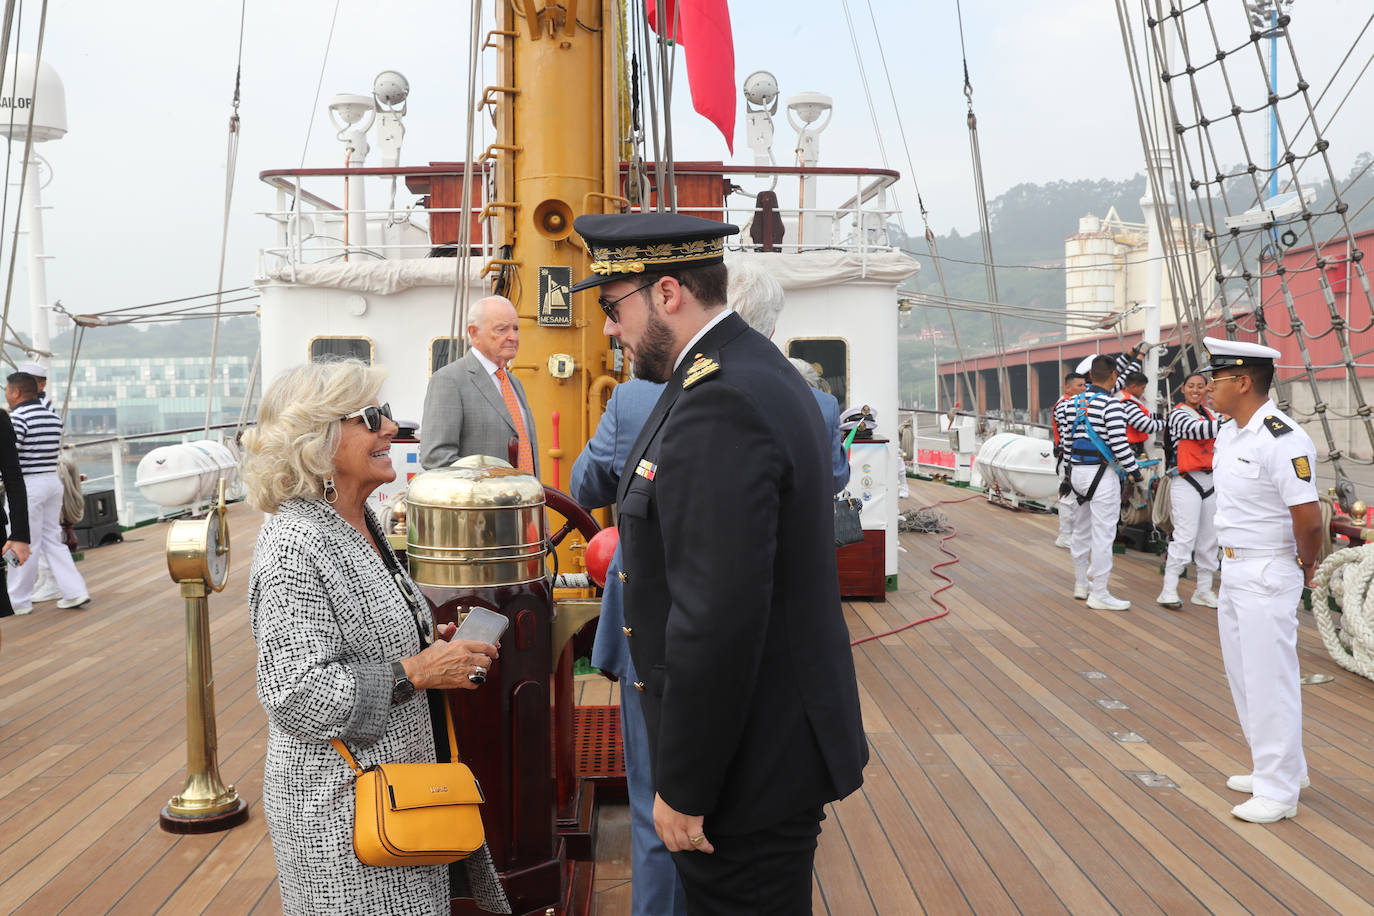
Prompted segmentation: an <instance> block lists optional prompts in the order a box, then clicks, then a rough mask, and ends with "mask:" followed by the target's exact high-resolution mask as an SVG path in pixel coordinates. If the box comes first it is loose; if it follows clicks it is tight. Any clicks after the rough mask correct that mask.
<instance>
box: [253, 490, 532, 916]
mask: <svg viewBox="0 0 1374 916" xmlns="http://www.w3.org/2000/svg"><path fill="white" fill-rule="evenodd" d="M368 524H369V526H370V527H371V528H372V530H373V533H374V534H373V536H374V539H375V540H376V541H377V542H378V543H380V544H385V543H386V541H385V539H384V538H383V537H382V536H381V534H380V530H381V529H380V528H379V527H378V525H377V522H376V519H375V518H373V516H372V514H371V512H370V511H369V512H368ZM412 587H414V586H413V585H412ZM417 594H418V592H417ZM248 601H249V610H250V613H251V615H252V625H253V636H254V638H255V639H256V640H257V645H258V661H257V689H258V699H259V700H260V701H261V702H262V705H263V708H264V709H265V710H266V711H267V718H268V725H269V727H268V738H267V764H266V767H265V771H264V773H263V799H262V807H263V813H264V814H265V815H266V818H267V826H268V829H269V831H270V833H271V836H272V847H273V850H274V851H275V853H276V858H277V876H278V879H279V883H280V885H281V897H282V910H283V912H285V913H286V914H288V916H291V914H309V913H320V914H324V913H330V914H337V913H351V914H374V913H375V914H378V916H383V914H395V913H406V914H435V916H447V914H448V912H449V876H448V868H447V866H443V865H434V866H425V865H416V866H401V867H386V868H377V867H372V866H367V865H363V864H362V863H361V862H359V861H358V857H357V856H356V855H355V854H354V852H353V774H352V771H351V770H349V768H348V766H347V764H345V763H344V761H343V758H342V757H340V756H339V754H338V753H337V752H336V751H335V750H334V748H333V747H332V746H331V745H330V744H329V743H328V742H329V740H330V739H331V738H340V739H342V740H343V741H344V743H345V744H347V745H348V747H349V749H350V750H351V751H352V752H353V755H354V757H355V758H357V761H358V763H359V765H361V766H363V767H367V766H371V765H373V764H377V763H422V762H432V761H433V760H434V759H435V757H434V737H433V733H432V731H431V726H430V713H429V705H428V703H427V702H426V699H425V695H424V692H423V691H420V692H418V693H417V694H416V695H415V697H414V698H412V699H411V700H410V701H409V702H407V703H405V704H402V705H400V706H394V707H393V706H392V705H391V687H392V674H391V662H392V661H394V660H397V659H401V658H405V657H408V656H411V655H415V654H416V653H418V652H419V651H420V649H421V645H420V634H419V630H418V628H417V626H416V618H415V616H414V612H413V611H412V610H411V607H410V605H409V604H408V603H407V602H406V600H405V598H404V597H403V596H402V595H401V592H400V589H399V588H398V587H397V584H396V582H395V580H394V579H393V578H392V575H391V573H390V571H389V570H388V569H387V566H386V564H385V563H384V562H383V560H382V558H381V557H380V556H378V555H377V552H376V551H375V550H373V549H372V546H371V545H370V544H368V543H367V539H366V538H364V537H363V535H362V534H361V533H360V532H359V531H358V530H357V529H355V528H354V527H353V526H352V525H350V524H348V522H346V521H344V519H343V518H341V517H340V516H339V514H338V513H336V512H335V511H334V509H333V508H332V507H331V506H330V505H329V504H328V503H326V502H324V501H323V500H303V499H293V500H287V501H286V502H284V503H282V505H281V506H280V507H279V508H278V510H277V513H276V514H275V515H274V516H273V517H272V518H271V519H269V520H268V521H267V523H266V524H265V525H263V527H262V531H261V532H260V533H259V535H258V543H257V548H256V550H255V551H254V553H253V571H252V574H251V577H250V581H249V592H248ZM423 612H424V613H426V614H427V613H429V609H428V607H425V608H424V609H423ZM464 863H465V864H466V866H467V870H468V877H469V884H470V885H471V887H472V889H473V893H474V896H475V897H476V898H477V899H478V902H479V903H481V904H482V905H483V906H484V907H486V908H487V909H488V910H491V911H493V912H506V913H508V912H510V909H509V906H508V904H506V901H505V897H504V894H503V893H502V892H501V889H500V885H499V883H498V882H497V878H496V873H495V871H494V869H493V868H492V864H491V857H490V855H489V854H488V853H487V850H486V849H485V847H484V848H483V849H482V850H480V851H479V853H478V854H476V855H474V856H471V857H469V858H468V859H466V860H464Z"/></svg>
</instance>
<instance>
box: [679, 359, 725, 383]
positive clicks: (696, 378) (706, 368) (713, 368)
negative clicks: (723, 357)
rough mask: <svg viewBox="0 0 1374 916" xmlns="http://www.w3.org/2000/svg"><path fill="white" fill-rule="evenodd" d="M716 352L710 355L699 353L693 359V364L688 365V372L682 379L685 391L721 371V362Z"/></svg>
mask: <svg viewBox="0 0 1374 916" xmlns="http://www.w3.org/2000/svg"><path fill="white" fill-rule="evenodd" d="M716 355H717V354H715V353H711V354H709V355H707V354H704V353H698V354H696V356H695V357H694V358H693V359H692V365H690V366H688V367H687V374H686V375H685V376H684V377H683V379H682V388H683V390H684V391H685V390H686V389H688V388H691V387H692V386H693V385H695V384H696V383H697V382H700V381H701V380H702V379H707V378H710V377H711V376H713V375H715V374H716V373H717V372H719V371H720V363H718V362H716Z"/></svg>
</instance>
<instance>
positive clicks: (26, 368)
mask: <svg viewBox="0 0 1374 916" xmlns="http://www.w3.org/2000/svg"><path fill="white" fill-rule="evenodd" d="M15 371H16V372H26V373H28V374H29V375H32V376H33V377H34V378H47V377H48V370H47V369H44V368H43V364H42V363H20V364H19V368H18V369H16V370H15Z"/></svg>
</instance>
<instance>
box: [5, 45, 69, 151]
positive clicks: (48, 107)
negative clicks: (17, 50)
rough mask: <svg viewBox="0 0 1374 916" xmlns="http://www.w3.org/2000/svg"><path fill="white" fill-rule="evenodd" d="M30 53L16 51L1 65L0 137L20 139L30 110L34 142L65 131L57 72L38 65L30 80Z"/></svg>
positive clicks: (64, 104) (54, 137)
mask: <svg viewBox="0 0 1374 916" xmlns="http://www.w3.org/2000/svg"><path fill="white" fill-rule="evenodd" d="M33 72H34V58H33V55H32V54H16V55H14V57H13V58H12V59H11V62H10V64H9V66H7V67H6V68H5V82H4V84H3V86H0V137H8V138H10V139H12V140H23V139H24V137H25V135H26V134H27V133H28V130H29V112H30V110H32V112H33V139H34V142H35V143H38V142H42V141H44V140H57V139H60V138H61V137H63V136H65V135H66V133H67V93H66V91H65V90H64V89H63V88H62V80H61V79H60V78H59V77H58V75H57V71H56V70H54V69H53V68H52V67H49V66H48V65H47V64H46V63H44V64H39V66H38V82H37V84H35V83H34V78H33Z"/></svg>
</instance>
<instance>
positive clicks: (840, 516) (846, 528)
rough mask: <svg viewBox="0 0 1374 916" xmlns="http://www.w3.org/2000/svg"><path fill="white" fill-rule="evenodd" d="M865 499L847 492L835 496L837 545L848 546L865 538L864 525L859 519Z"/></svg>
mask: <svg viewBox="0 0 1374 916" xmlns="http://www.w3.org/2000/svg"><path fill="white" fill-rule="evenodd" d="M863 507H864V504H863V500H861V499H855V498H854V497H852V496H850V495H848V494H847V493H845V494H841V495H840V496H836V497H835V546H836V547H848V546H849V545H850V544H857V543H859V542H860V541H862V540H863V539H864V526H863V523H862V522H860V521H859V512H860V511H861V510H862V509H863Z"/></svg>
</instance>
